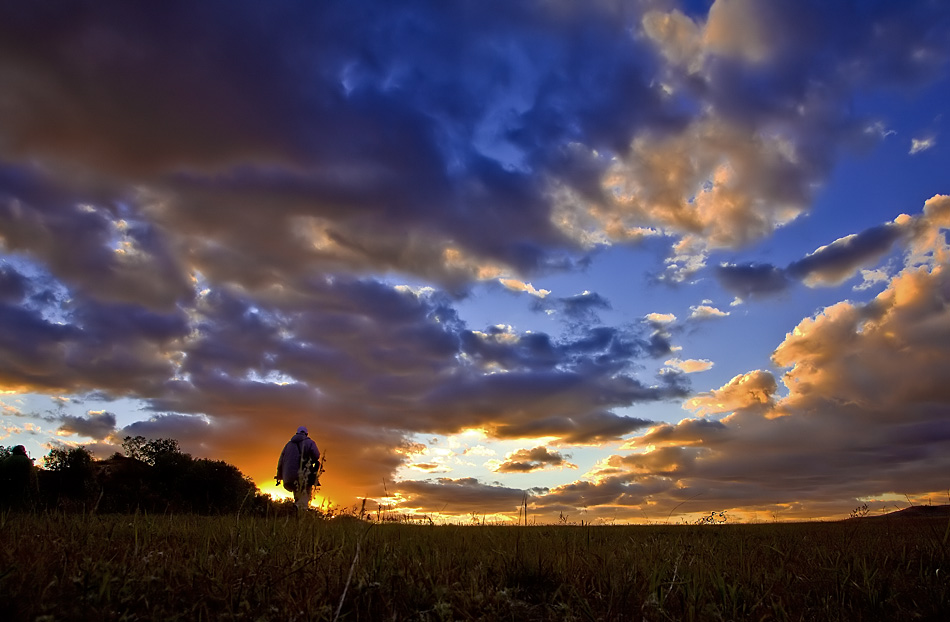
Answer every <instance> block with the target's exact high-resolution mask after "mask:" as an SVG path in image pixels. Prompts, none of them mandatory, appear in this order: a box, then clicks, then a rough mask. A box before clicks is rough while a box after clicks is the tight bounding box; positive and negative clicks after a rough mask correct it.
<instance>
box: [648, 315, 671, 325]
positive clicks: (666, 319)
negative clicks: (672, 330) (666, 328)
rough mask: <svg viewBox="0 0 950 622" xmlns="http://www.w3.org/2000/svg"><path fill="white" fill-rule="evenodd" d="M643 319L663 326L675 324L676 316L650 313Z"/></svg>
mask: <svg viewBox="0 0 950 622" xmlns="http://www.w3.org/2000/svg"><path fill="white" fill-rule="evenodd" d="M643 319H645V320H646V321H648V322H650V323H652V324H655V325H657V326H662V325H664V324H672V323H673V322H675V321H676V316H675V315H673V314H672V313H648V314H646V315H645V316H644V318H643Z"/></svg>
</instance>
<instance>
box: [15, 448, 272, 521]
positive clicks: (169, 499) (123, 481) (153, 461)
mask: <svg viewBox="0 0 950 622" xmlns="http://www.w3.org/2000/svg"><path fill="white" fill-rule="evenodd" d="M122 448H123V450H124V452H125V453H124V454H122V453H115V454H114V455H112V456H111V457H109V458H106V459H104V460H96V459H95V458H93V456H92V455H91V454H90V453H89V452H88V451H86V449H85V447H82V446H79V447H72V448H54V449H51V450H50V452H49V454H47V455H46V456H45V457H44V458H43V466H44V467H45V468H35V467H34V468H32V472H30V473H28V474H27V473H19V472H18V473H16V474H15V476H14V474H11V473H9V472H8V471H9V469H8V468H7V467H8V463H7V462H6V460H7V458H9V456H10V455H11V454H12V452H13V448H12V447H0V511H2V510H16V511H30V512H41V511H62V512H67V513H71V512H78V513H99V514H103V513H116V512H117V513H126V514H131V513H134V512H144V513H148V514H161V513H194V514H232V513H235V512H238V511H242V512H244V513H247V514H257V515H260V516H263V515H265V514H267V513H268V512H271V513H273V512H274V511H275V509H277V507H278V506H283V505H286V504H282V503H280V502H276V501H273V500H272V499H271V497H269V496H268V495H265V494H263V493H261V492H260V491H259V490H258V489H257V487H256V486H255V485H254V482H253V481H251V479H250V478H248V477H247V476H245V475H244V474H243V473H241V471H240V470H239V469H238V468H237V467H236V466H234V465H232V464H229V463H227V462H224V461H222V460H209V459H207V458H194V457H192V456H191V455H190V454H187V453H184V452H182V451H181V449H180V448H179V445H178V441H176V440H175V439H171V438H159V439H152V440H149V439H146V438H144V437H141V436H137V437H126V439H125V441H124V442H123V443H122ZM285 509H286V508H285Z"/></svg>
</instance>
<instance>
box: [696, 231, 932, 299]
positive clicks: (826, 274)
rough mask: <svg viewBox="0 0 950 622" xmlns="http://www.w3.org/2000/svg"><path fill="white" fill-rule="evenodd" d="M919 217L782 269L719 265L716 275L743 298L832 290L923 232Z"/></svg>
mask: <svg viewBox="0 0 950 622" xmlns="http://www.w3.org/2000/svg"><path fill="white" fill-rule="evenodd" d="M924 218H925V216H924V215H923V214H922V215H921V216H918V217H916V218H913V217H910V216H907V215H901V216H899V217H898V218H896V219H895V220H894V221H893V222H889V223H884V224H882V225H878V226H876V227H871V228H868V229H865V230H864V231H861V232H860V233H855V234H851V235H848V236H845V237H843V238H839V239H837V240H835V241H834V242H832V243H831V244H827V245H825V246H822V247H820V248H818V249H817V250H815V251H814V252H812V253H810V254H808V255H806V256H805V257H803V258H801V259H798V260H796V261H793V262H791V263H790V264H789V265H788V266H786V267H785V268H778V267H776V266H772V265H769V264H756V263H748V264H744V265H735V264H722V265H720V266H718V267H717V269H716V272H715V275H716V278H717V279H718V280H719V282H720V284H721V285H722V286H723V287H724V288H726V289H727V290H728V291H730V292H732V293H734V294H737V295H739V296H743V297H749V298H751V297H762V296H769V295H774V294H777V293H780V292H783V291H785V290H787V289H788V288H789V287H790V286H791V285H792V284H793V283H795V282H803V283H804V284H805V285H807V286H809V287H818V286H825V287H829V286H834V285H840V284H841V283H844V282H845V281H847V280H848V279H850V278H852V277H854V276H855V275H856V274H857V273H858V272H859V271H860V272H862V273H864V272H867V270H863V269H864V268H865V267H866V266H872V265H874V264H875V263H877V262H878V261H880V259H881V258H882V257H884V256H885V255H886V254H887V253H889V252H890V251H891V250H892V249H893V247H894V245H895V244H896V243H897V242H898V241H900V240H901V239H905V240H906V239H908V237H909V236H910V237H913V236H915V235H918V233H917V232H918V231H920V230H922V229H923V230H926V228H927V227H926V224H924V223H923V222H922V219H924Z"/></svg>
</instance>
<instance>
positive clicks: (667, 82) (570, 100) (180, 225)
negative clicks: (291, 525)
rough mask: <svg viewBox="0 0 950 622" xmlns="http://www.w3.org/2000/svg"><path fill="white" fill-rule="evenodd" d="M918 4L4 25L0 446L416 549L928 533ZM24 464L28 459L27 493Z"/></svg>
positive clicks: (930, 205)
mask: <svg viewBox="0 0 950 622" xmlns="http://www.w3.org/2000/svg"><path fill="white" fill-rule="evenodd" d="M948 61H950V4H948V3H946V2H944V1H943V0H920V1H896V0H895V1H886V0H868V1H866V2H853V1H835V0H822V1H820V2H819V1H817V0H769V1H764V0H763V1H756V0H715V1H714V2H709V1H705V2H704V1H701V0H700V1H691V2H686V3H679V2H676V1H674V0H669V1H666V0H655V1H653V0H643V1H632V0H591V1H585V2H579V1H569V0H480V1H478V2H468V1H459V2H441V1H434V0H433V1H429V2H426V1H404V2H403V1H370V0H348V1H347V2H319V3H316V2H304V1H298V2H294V1H290V0H287V1H277V2H269V3H266V4H262V3H259V2H251V1H235V0H228V1H227V2H225V1H223V0H219V1H208V2H201V3H193V2H185V1H181V2H178V1H172V2H162V3H157V4H156V3H127V2H116V1H111V0H110V1H95V2H93V1H88V2H83V1H63V2H50V3H45V2H44V3H40V2H34V3H7V4H5V5H3V6H2V7H0V413H2V419H0V444H3V445H5V446H10V445H14V444H24V445H25V446H26V447H27V450H28V451H29V453H30V455H31V456H33V457H34V458H38V459H39V458H41V457H42V456H43V455H45V454H46V453H48V451H49V450H50V448H53V447H72V446H78V445H83V446H85V447H86V448H87V449H89V450H90V451H92V452H93V453H94V454H95V455H96V456H99V457H102V458H104V457H108V456H109V455H111V454H112V453H114V452H115V451H118V450H121V441H122V439H123V438H124V437H126V436H136V435H142V436H145V437H148V438H162V437H164V438H168V437H171V438H175V439H177V440H179V442H180V444H181V447H182V449H183V450H184V451H187V452H189V453H191V454H192V455H194V456H196V457H207V458H212V459H219V460H226V461H228V462H230V463H232V464H234V465H236V466H237V467H239V468H240V469H241V470H242V471H243V472H244V473H245V474H246V475H248V476H249V477H251V478H252V479H253V480H254V481H255V483H257V485H258V486H259V487H260V489H261V490H262V491H264V492H266V493H270V494H275V495H279V494H281V491H280V490H278V489H277V488H276V487H275V486H274V482H273V476H274V473H275V471H276V462H277V457H278V455H279V453H280V450H281V449H282V447H283V445H284V443H285V442H286V441H287V440H289V438H290V436H292V434H293V433H294V431H295V430H296V428H297V426H299V425H306V426H308V427H309V429H310V432H311V436H312V437H313V438H314V439H315V440H316V441H317V444H318V445H319V447H320V448H321V450H322V451H323V452H324V454H325V458H326V473H325V474H324V475H323V477H322V483H323V486H322V488H321V490H320V491H319V494H318V498H317V500H316V502H317V503H322V504H331V505H332V506H335V507H337V508H348V507H353V506H355V505H358V504H359V503H361V500H362V499H364V498H366V499H368V507H376V504H381V505H382V506H383V507H384V508H385V509H386V511H388V512H395V513H397V514H408V515H418V514H426V515H428V516H430V517H436V518H437V519H438V520H460V519H464V518H466V517H476V518H481V519H483V520H484V519H488V520H494V521H498V522H505V521H514V520H518V516H519V508H521V507H523V505H524V504H527V507H528V511H529V516H530V517H531V519H532V520H535V521H538V522H556V521H557V520H559V519H561V520H568V521H579V520H584V521H591V522H594V523H597V524H600V523H636V522H670V521H690V520H694V519H695V518H696V517H698V516H700V515H703V514H708V513H709V512H711V511H715V512H721V511H725V512H727V515H728V516H731V517H733V518H734V519H735V520H743V521H788V520H814V519H831V518H843V517H847V515H848V513H849V512H850V511H851V510H853V509H854V508H855V507H857V506H860V505H861V504H862V503H868V504H869V505H870V507H871V508H873V509H874V511H877V510H878V509H881V510H886V509H896V508H897V507H905V506H906V505H908V504H909V503H947V502H950V492H948V489H950V480H948V479H947V473H950V356H948V355H947V352H948V351H950V350H948V346H950V306H948V302H950V273H948V268H950V245H948V240H947V229H948V228H950V182H948V175H947V173H948V164H950V149H948V146H947V143H948V142H950V136H948V129H947V123H948V121H950V120H948V119H947V118H945V116H944V113H945V109H946V108H947V107H948V102H950V77H948V72H950V62H948ZM38 462H39V463H41V462H42V461H41V460H38Z"/></svg>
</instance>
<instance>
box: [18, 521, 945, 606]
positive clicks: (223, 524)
mask: <svg viewBox="0 0 950 622" xmlns="http://www.w3.org/2000/svg"><path fill="white" fill-rule="evenodd" d="M948 573H950V555H948V523H947V520H946V519H945V518H942V519H928V518H921V519H902V520H881V521H869V520H866V521H862V520H858V521H843V522H840V523H804V524H761V525H717V526H697V525H678V526H599V527H598V526H595V527H588V526H584V527H576V526H549V527H542V526H535V527H500V526H497V527H496V526H427V525H407V524H385V523H384V524H368V523H365V522H363V521H359V520H357V519H353V518H351V517H350V518H348V517H342V518H340V517H338V518H335V519H329V520H328V519H326V518H321V517H319V516H318V515H316V514H312V515H304V516H301V517H288V516H265V517H251V516H246V515H243V514H240V515H230V516H195V515H178V516H171V515H159V516H153V515H144V514H141V513H137V514H133V515H119V514H112V515H92V514H66V513H62V512H60V513H42V514H29V513H5V514H0V619H3V620H10V621H13V620H31V621H33V620H48V621H52V620H105V621H108V620H163V621H165V620H209V619H211V620H213V619H219V620H336V619H339V620H366V621H377V620H515V621H528V620H638V621H639V620H945V619H947V613H948V612H950V580H948Z"/></svg>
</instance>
